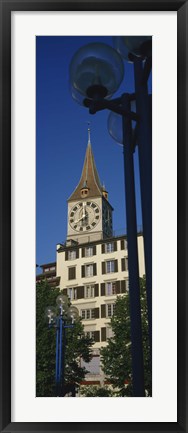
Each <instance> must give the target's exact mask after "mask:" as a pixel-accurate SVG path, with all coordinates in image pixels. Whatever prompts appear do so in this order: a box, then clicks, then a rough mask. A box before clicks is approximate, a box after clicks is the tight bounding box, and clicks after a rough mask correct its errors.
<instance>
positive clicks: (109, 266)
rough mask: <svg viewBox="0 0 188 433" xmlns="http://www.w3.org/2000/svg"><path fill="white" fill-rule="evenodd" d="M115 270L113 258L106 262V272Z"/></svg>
mask: <svg viewBox="0 0 188 433" xmlns="http://www.w3.org/2000/svg"><path fill="white" fill-rule="evenodd" d="M110 272H115V266H114V260H109V261H108V262H106V273H110Z"/></svg>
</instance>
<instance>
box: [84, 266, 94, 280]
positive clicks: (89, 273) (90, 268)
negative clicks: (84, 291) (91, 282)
mask: <svg viewBox="0 0 188 433" xmlns="http://www.w3.org/2000/svg"><path fill="white" fill-rule="evenodd" d="M85 276H86V277H92V276H93V265H85Z"/></svg>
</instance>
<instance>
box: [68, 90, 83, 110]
mask: <svg viewBox="0 0 188 433" xmlns="http://www.w3.org/2000/svg"><path fill="white" fill-rule="evenodd" d="M69 90H70V94H71V96H72V99H73V100H74V101H75V102H77V104H79V105H82V106H83V107H84V104H83V95H81V94H80V93H79V92H78V90H77V89H75V87H72V86H71V84H70V85H69Z"/></svg>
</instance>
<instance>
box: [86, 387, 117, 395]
mask: <svg viewBox="0 0 188 433" xmlns="http://www.w3.org/2000/svg"><path fill="white" fill-rule="evenodd" d="M80 394H81V395H82V396H83V397H114V395H115V393H114V391H113V390H112V389H110V388H109V387H107V386H98V385H87V386H82V387H81V388H80Z"/></svg>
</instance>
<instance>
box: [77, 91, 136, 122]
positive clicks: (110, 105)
mask: <svg viewBox="0 0 188 433" xmlns="http://www.w3.org/2000/svg"><path fill="white" fill-rule="evenodd" d="M123 97H124V95H122V96H121V98H116V99H112V100H110V101H109V100H107V99H103V98H102V99H98V100H92V99H88V98H85V99H84V101H83V103H84V105H85V107H87V108H89V112H90V114H96V113H97V112H98V111H101V110H106V109H107V110H110V111H113V112H114V113H117V114H120V115H122V116H129V117H130V118H131V120H135V121H138V120H139V117H138V115H137V114H136V113H134V112H133V111H130V110H127V109H126V108H125V105H124V104H123Z"/></svg>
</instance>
